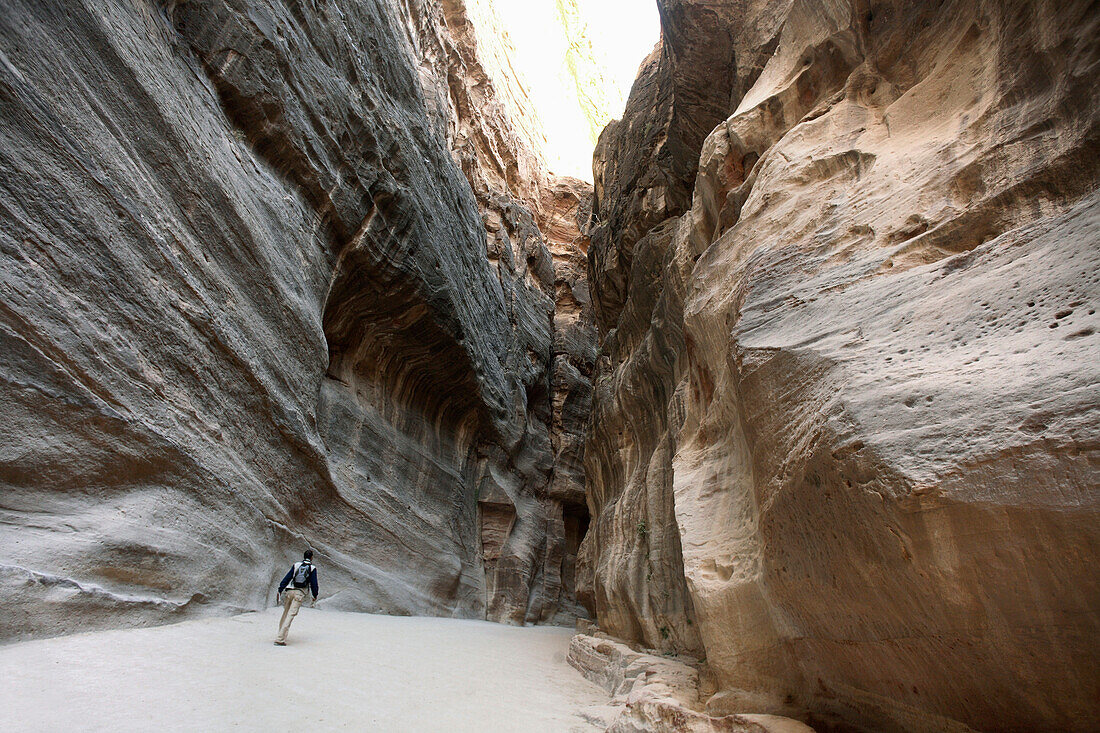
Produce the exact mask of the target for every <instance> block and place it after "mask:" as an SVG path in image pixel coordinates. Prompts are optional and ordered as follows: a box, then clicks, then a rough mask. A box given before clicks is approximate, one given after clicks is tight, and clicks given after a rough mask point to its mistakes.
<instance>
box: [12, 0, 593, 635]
mask: <svg viewBox="0 0 1100 733" xmlns="http://www.w3.org/2000/svg"><path fill="white" fill-rule="evenodd" d="M469 26H470V24H469V21H468V18H467V17H466V16H465V13H464V6H463V5H462V4H461V3H460V2H457V0H456V1H455V2H444V3H442V4H439V3H435V2H426V1H424V2H421V1H419V0H417V1H415V2H401V3H396V2H389V1H388V0H367V1H366V2H343V1H342V0H325V1H323V2H320V3H313V4H309V5H305V4H301V3H297V2H292V3H281V2H265V1H263V0H225V1H222V0H194V1H190V2H163V3H162V2H139V3H128V2H56V3H38V2H20V1H19V0H15V1H14V2H10V3H6V4H5V7H4V12H3V13H0V129H2V130H3V136H2V142H0V168H2V169H3V171H4V175H3V176H2V177H0V253H2V257H3V268H2V270H0V272H2V275H0V277H2V285H0V329H2V330H0V333H2V335H0V341H2V345H0V379H2V384H3V387H2V388H0V413H2V414H3V416H4V420H3V422H2V426H0V444H2V446H3V447H2V448H0V482H2V484H3V500H2V511H3V530H0V540H2V541H0V545H2V546H3V550H2V551H0V552H2V555H0V565H2V566H3V575H2V577H3V593H4V595H5V598H6V599H7V603H8V608H9V609H10V610H9V613H8V614H6V615H5V620H4V621H3V623H2V627H0V636H2V637H4V638H12V637H18V636H32V635H43V634H55V633H62V632H65V631H70V630H73V629H76V628H89V627H94V626H103V625H116V624H123V623H136V622H142V621H146V622H152V621H160V620H164V619H167V618H171V617H174V616H177V615H179V614H180V613H191V612H200V611H204V610H205V611H213V610H222V611H224V610H229V609H249V608H259V607H263V606H264V605H265V603H266V602H267V601H268V594H269V591H270V590H271V588H272V586H273V583H274V582H275V581H276V580H277V579H278V577H279V575H280V574H281V572H282V567H283V564H284V559H285V560H287V561H289V560H290V559H292V558H293V557H294V556H295V554H296V553H297V552H299V551H300V548H301V547H302V546H303V545H304V544H306V543H308V544H311V545H312V546H313V547H314V548H316V550H317V552H318V555H317V559H318V562H319V565H320V567H321V568H322V578H323V580H322V582H323V585H324V595H325V596H326V600H325V602H326V603H327V604H329V605H331V606H334V607H337V608H341V609H354V610H383V611H387V612H391V613H404V614H436V615H454V616H472V617H479V616H486V615H487V616H488V617H490V618H493V619H496V620H502V621H508V622H513V623H522V622H524V621H525V620H527V621H538V620H550V619H555V616H556V615H557V614H559V613H563V614H564V615H568V610H574V611H575V610H576V607H575V605H574V604H573V601H572V592H571V590H568V591H567V592H566V594H565V595H564V596H563V595H562V585H563V580H562V567H563V564H564V563H565V562H566V558H567V556H568V553H569V551H570V550H569V544H570V540H568V539H567V536H566V531H565V527H566V526H567V525H568V524H569V522H570V521H571V520H570V519H569V517H570V516H571V515H577V514H579V512H578V511H577V510H576V509H575V504H576V502H575V497H571V498H569V500H568V501H566V500H565V499H564V498H563V497H561V496H559V495H558V494H560V492H558V491H557V490H551V484H555V485H556V480H555V478H554V476H553V459H554V451H555V450H556V448H555V446H554V445H553V443H552V435H564V434H566V433H568V431H569V430H573V431H575V428H574V427H570V428H568V429H566V430H562V429H559V428H558V427H556V426H558V425H560V424H563V423H566V424H569V425H573V424H574V423H575V422H576V419H575V418H573V417H567V418H562V417H561V415H562V414H565V413H569V410H564V411H563V410H562V409H561V407H560V406H556V404H555V398H554V394H555V386H554V385H559V387H558V388H557V393H561V394H565V393H568V394H577V395H579V394H581V393H583V391H584V387H583V384H580V382H583V379H580V378H576V379H574V380H573V381H570V379H569V375H566V376H563V377H560V378H559V377H557V376H556V375H557V374H558V373H559V371H561V365H560V364H559V359H558V357H559V356H561V355H562V354H566V353H572V352H569V351H568V350H567V349H565V348H564V347H561V346H559V345H558V343H559V342H562V343H566V342H569V343H571V341H570V339H571V338H573V337H572V336H569V335H567V334H566V333H565V332H561V331H559V330H558V328H557V327H556V324H555V321H554V312H555V310H554V304H555V300H556V298H557V290H558V278H557V276H556V274H555V273H556V269H555V263H554V259H555V255H553V254H552V253H551V251H550V249H549V248H548V247H547V245H546V241H545V239H544V238H543V236H542V235H541V233H540V232H539V229H538V218H539V217H541V216H543V215H544V214H543V211H542V205H543V204H542V199H543V189H544V188H545V189H549V188H551V187H552V186H551V183H550V182H549V181H548V180H547V179H546V177H545V173H544V172H543V171H542V169H541V162H540V158H539V156H538V155H537V154H535V153H533V152H532V150H531V149H530V148H529V147H528V146H527V143H528V142H529V140H528V138H529V137H530V136H529V135H528V134H527V133H526V132H525V130H523V129H518V128H513V127H512V126H511V125H510V123H509V120H508V115H507V113H506V111H505V108H504V105H503V104H502V103H501V102H500V100H499V98H498V96H497V93H496V92H495V91H494V87H493V85H492V83H491V82H490V80H489V75H488V74H487V73H486V71H485V69H484V68H483V67H482V66H481V60H480V57H479V56H478V54H477V50H476V47H475V42H476V39H475V37H474V34H473V33H472V32H471V29H470V27H469ZM571 272H572V274H570V275H567V276H564V277H566V279H567V280H568V281H569V282H570V283H571V284H572V286H573V287H574V288H575V289H579V290H582V291H583V289H584V287H583V283H582V282H581V281H580V279H578V278H579V275H578V273H577V272H576V268H575V267H574V268H572V270H571ZM569 278H572V279H569ZM569 333H572V331H569ZM589 348H590V347H589ZM573 351H576V352H577V353H578V354H580V356H579V357H578V358H579V359H580V361H579V363H581V364H582V365H583V361H584V358H585V357H584V354H583V353H581V352H583V349H582V348H580V347H577V348H575V349H573ZM575 361H576V359H575ZM575 382H576V383H575ZM577 399H580V398H577ZM562 401H564V402H565V403H568V402H569V399H568V398H563V400H562ZM556 414H557V415H558V417H555V415H556ZM571 421H572V422H571ZM572 481H573V483H576V479H575V478H574V479H573V480H572ZM565 483H568V482H567V481H566V482H565ZM574 493H575V490H574ZM566 507H569V508H568V509H566ZM574 524H576V522H574ZM571 541H572V544H573V545H574V546H575V545H576V543H577V542H578V541H579V538H576V537H574V538H573V539H572V540H571ZM573 551H574V552H575V549H574V550H573ZM566 584H567V585H571V580H568V581H567V582H566ZM557 620H563V619H560V618H559V619H557Z"/></svg>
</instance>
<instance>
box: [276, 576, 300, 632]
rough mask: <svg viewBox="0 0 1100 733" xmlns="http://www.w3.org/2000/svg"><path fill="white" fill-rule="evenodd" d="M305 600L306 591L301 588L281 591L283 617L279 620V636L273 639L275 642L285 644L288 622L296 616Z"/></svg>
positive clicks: (288, 629) (288, 627)
mask: <svg viewBox="0 0 1100 733" xmlns="http://www.w3.org/2000/svg"><path fill="white" fill-rule="evenodd" d="M305 599H306V591H305V590H304V589H302V588H287V589H286V590H284V591H283V617H282V618H281V619H279V635H278V636H276V637H275V641H277V642H285V641H286V635H287V634H288V633H289V632H290V622H291V621H293V620H294V617H295V616H297V615H298V609H299V608H301V607H302V602H303V601H304V600H305Z"/></svg>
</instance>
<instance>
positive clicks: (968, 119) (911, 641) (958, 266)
mask: <svg viewBox="0 0 1100 733" xmlns="http://www.w3.org/2000/svg"><path fill="white" fill-rule="evenodd" d="M733 5H734V3H729V4H728V6H730V7H732V6H733ZM719 7H727V4H719ZM663 17H664V22H665V24H666V28H665V33H666V36H667V35H669V34H670V29H669V27H668V25H669V23H670V22H677V20H676V16H674V15H673V14H668V13H666V14H665V15H664V16H663ZM767 25H769V26H770V25H771V22H770V21H769V22H768V23H767ZM781 25H782V33H781V36H780V38H779V41H778V44H777V45H774V46H773V47H772V48H771V49H768V48H767V44H764V45H762V46H761V48H762V49H765V51H766V54H767V55H766V58H767V61H766V63H765V64H764V65H763V68H762V70H761V71H759V76H758V78H757V79H756V80H755V83H754V84H753V85H752V86H751V88H747V91H746V92H745V95H744V97H743V98H740V99H735V100H734V102H733V104H734V105H735V106H736V109H735V110H734V109H731V113H732V114H731V116H730V117H729V118H728V119H727V120H726V121H725V122H723V123H722V124H720V125H718V126H717V127H716V129H715V130H714V131H713V132H712V133H711V134H710V136H709V137H708V138H707V140H706V142H705V143H704V144H702V145H701V147H700V149H699V150H697V151H694V152H690V153H685V155H687V156H688V157H689V158H690V159H691V160H690V162H691V163H692V164H694V163H695V162H696V160H695V156H696V155H698V176H697V178H696V179H695V181H694V195H693V199H692V204H691V207H690V209H687V208H686V207H685V208H678V207H675V206H673V207H668V206H667V205H666V204H664V203H661V204H659V205H651V204H649V203H644V202H646V199H645V197H644V196H643V193H642V191H643V188H644V187H640V186H639V185H638V184H636V183H630V184H627V185H624V186H622V187H621V188H619V189H616V190H618V191H619V193H617V194H613V195H614V196H616V197H621V200H618V201H609V200H608V196H609V195H608V193H607V192H608V191H611V190H612V188H613V186H612V184H609V183H608V182H607V181H604V182H602V183H601V182H600V181H599V180H597V185H596V191H597V198H598V206H597V210H598V211H601V212H625V213H622V214H614V215H609V217H608V219H607V220H600V221H597V223H596V227H597V230H596V231H594V233H593V240H592V241H593V254H592V257H591V260H590V263H591V270H590V273H591V277H592V281H591V283H590V287H591V288H592V291H593V293H594V296H595V301H596V303H597V308H596V310H597V313H598V314H599V318H598V323H599V325H600V329H601V334H600V336H601V345H602V347H603V352H602V355H601V363H600V368H599V371H598V374H597V382H596V387H595V402H594V407H593V423H592V432H591V433H590V436H589V441H588V444H587V446H586V464H587V466H588V469H589V472H588V476H587V480H588V488H589V491H590V505H591V506H592V508H593V517H592V527H593V531H592V532H591V533H590V534H589V537H588V539H586V542H585V546H584V547H583V548H582V571H583V572H582V573H581V575H580V580H579V582H580V584H581V588H580V594H581V596H582V597H583V598H585V599H586V600H588V602H589V603H591V605H592V607H593V608H594V609H595V611H596V613H597V616H598V620H599V623H600V628H601V629H603V630H605V631H608V632H610V633H613V634H616V635H619V636H623V637H625V638H628V639H644V640H646V643H647V644H650V645H655V644H654V634H653V631H652V627H653V625H654V622H653V620H652V619H653V617H654V614H653V612H652V599H653V597H654V595H655V589H654V588H651V587H649V586H647V585H646V584H645V583H643V582H642V580H641V578H642V577H643V576H642V575H641V573H640V572H639V570H638V568H639V566H640V565H641V564H642V562H643V560H642V558H643V557H646V558H647V561H650V559H651V558H653V557H658V558H661V560H662V561H663V562H664V563H665V564H666V565H668V566H671V567H673V568H674V569H675V564H676V562H677V558H678V559H679V561H681V562H682V567H683V571H684V573H685V577H686V581H687V592H686V593H685V594H684V595H685V597H684V598H683V600H682V601H681V602H680V604H679V607H680V608H682V609H683V611H681V613H682V618H684V619H685V621H684V624H685V625H686V623H687V620H691V621H692V622H693V623H692V625H691V628H692V629H694V630H695V631H697V632H698V637H699V638H698V642H695V641H693V640H691V639H690V638H685V637H684V636H683V635H678V634H676V633H670V637H671V639H670V642H671V643H670V646H671V647H672V648H678V649H698V648H701V649H702V650H703V651H704V652H705V654H706V659H707V665H708V668H709V672H710V673H711V674H713V675H715V679H716V685H717V688H718V689H719V692H718V694H717V695H715V696H714V698H713V699H716V702H715V704H714V705H713V706H711V707H710V708H709V709H711V710H713V711H714V712H730V713H742V712H750V713H753V712H756V713H760V712H783V713H789V714H795V715H800V716H814V717H815V719H819V720H825V721H826V722H827V723H828V722H829V721H835V720H836V719H837V718H840V719H843V720H844V721H846V724H847V725H856V726H859V727H861V728H864V729H872V730H964V729H966V727H967V726H970V727H973V728H979V729H991V728H992V729H1003V730H1036V729H1075V728H1082V727H1088V726H1089V725H1091V721H1093V720H1095V719H1096V718H1097V717H1098V715H1100V710H1098V709H1097V701H1098V700H1100V695H1098V694H1097V687H1096V677H1095V675H1094V674H1093V673H1092V667H1093V666H1094V665H1093V664H1092V662H1091V660H1092V659H1093V658H1094V657H1095V656H1096V655H1097V653H1098V651H1100V650H1098V649H1097V646H1096V643H1097V642H1096V640H1097V639H1100V605H1098V602H1097V599H1100V587H1098V586H1097V581H1096V579H1095V575H1096V574H1095V573H1094V572H1092V566H1093V565H1094V564H1095V562H1096V557H1097V550H1098V549H1100V535H1098V533H1097V532H1098V530H1097V527H1100V524H1098V522H1097V518H1098V514H1100V504H1098V501H1097V496H1096V492H1095V487H1096V486H1097V483H1098V475H1100V474H1098V471H1097V461H1098V457H1097V446H1098V445H1100V433H1098V432H1097V431H1098V427H1097V426H1098V425H1100V419H1098V418H1100V394H1098V390H1097V385H1098V384H1100V371H1098V370H1100V366H1098V365H1100V361H1098V360H1097V358H1096V354H1097V347H1096V343H1095V341H1093V339H1095V338H1096V331H1097V330H1100V322H1098V320H1097V319H1098V316H1097V315H1096V310H1097V308H1098V307H1100V304H1098V301H1100V280H1098V279H1097V277H1096V274H1095V273H1096V272H1097V271H1098V270H1100V261H1098V260H1100V254H1098V252H1100V250H1098V249H1097V247H1096V243H1097V241H1100V198H1098V195H1097V193H1096V192H1097V190H1098V188H1100V185H1098V184H1100V145H1098V142H1097V141H1098V140H1100V134H1098V130H1100V124H1098V123H1100V99H1098V98H1097V88H1098V87H1097V83H1096V82H1097V71H1096V69H1097V68H1100V66H1098V64H1100V56H1098V50H1097V46H1096V44H1095V43H1094V42H1092V40H1091V39H1092V38H1095V36H1096V34H1097V31H1098V30H1100V15H1098V14H1097V12H1096V10H1095V7H1093V6H1092V5H1090V4H1088V3H1084V2H1081V3H1063V4H1059V5H1058V6H1057V7H1055V6H1053V5H1036V4H1033V3H1022V2H1021V3H969V2H946V3H935V4H929V3H915V2H902V1H900V0H899V1H897V2H884V3H875V4H873V5H870V6H867V5H864V4H861V3H848V2H834V3H798V2H796V3H793V4H791V5H790V7H789V10H786V9H784V11H783V14H782V23H781ZM725 27H726V28H732V27H733V26H731V25H727V26H725ZM692 30H693V28H692V27H691V26H690V25H689V26H682V27H679V28H678V29H676V31H675V33H678V34H680V35H681V36H684V37H687V36H689V35H690V34H691V32H692ZM701 32H704V33H706V34H711V33H714V32H715V31H714V29H713V28H708V29H706V30H705V31H701ZM734 35H736V33H734ZM764 35H767V34H764ZM658 71H659V70H658ZM667 73H669V74H672V75H675V74H676V73H678V72H677V67H676V66H675V65H672V67H671V70H670V71H668V72H667ZM659 76H660V74H659V73H657V72H655V71H653V70H652V68H651V69H650V70H648V71H643V75H642V77H641V78H640V81H639V84H641V85H645V84H646V83H648V82H647V80H648V79H651V78H654V77H659ZM635 91H636V93H637V92H638V89H637V88H636V90H635ZM654 99H655V100H657V98H654ZM650 103H651V104H652V105H654V107H655V108H659V107H660V104H663V103H662V102H659V100H658V101H651V102H650ZM632 114H633V115H634V117H631V115H632ZM645 116H646V111H645V110H644V109H643V110H635V111H634V112H629V111H628V114H627V118H628V119H643V118H644V117H645ZM665 118H666V119H670V118H668V116H667V115H666V116H665ZM666 124H670V123H666ZM628 127H629V126H628ZM669 130H670V132H669V134H675V128H674V127H671V126H670V127H669ZM612 132H613V133H614V134H615V135H618V136H620V137H618V138H617V140H616V142H615V144H616V145H618V146H619V149H622V150H633V151H635V152H634V153H630V154H618V155H617V160H620V161H621V160H626V159H629V158H630V156H631V155H632V154H633V155H635V157H638V158H639V159H644V158H645V151H646V150H648V149H649V143H648V142H647V141H649V140H652V139H657V140H659V139H660V138H661V135H662V134H663V133H662V131H660V130H658V131H656V132H654V131H653V130H645V129H644V128H643V129H639V128H638V127H637V126H635V128H634V130H633V132H630V131H629V129H627V130H625V131H623V130H620V131H611V132H609V133H606V134H611V133H612ZM603 144H604V145H605V146H606V145H607V143H606V142H605V143H603ZM599 155H600V153H599V151H598V152H597V157H598V159H599ZM683 162H684V161H681V163H683ZM675 168H676V166H675V165H673V164H666V168H665V169H666V170H674V169H675ZM621 170H622V167H621V166H620V168H619V169H618V170H617V171H616V170H612V168H610V167H604V168H601V166H600V164H599V162H598V163H597V166H596V173H597V176H600V175H614V176H620V175H622V173H621ZM616 185H617V184H616ZM666 200H667V199H666ZM640 202H641V203H640ZM672 215H680V218H679V219H678V220H673V219H671V218H670V217H671V216H672ZM612 216H618V217H619V218H618V219H613V218H612ZM661 222H664V223H663V224H662V223H661ZM600 227H604V231H602V233H601V232H600V231H599V228H600ZM624 242H626V243H628V244H627V246H624V244H623V243H624ZM650 248H653V249H656V250H657V251H656V253H650V252H649V251H648V250H649V249H650ZM654 263H660V264H659V265H657V264H654ZM664 416H667V417H664ZM640 424H644V427H643V426H642V425H640ZM635 426H638V427H635ZM666 426H667V427H666ZM654 430H658V431H660V430H667V431H668V437H667V438H665V439H664V441H663V442H661V441H658V440H656V439H655V438H654V436H653V433H654ZM620 431H621V432H620ZM654 476H656V477H658V479H656V480H655V479H654V478H653V477H654ZM655 507H657V508H660V511H658V512H654V511H653V509H654V508H655ZM643 508H645V509H646V511H648V512H649V514H648V516H647V519H648V520H649V521H648V523H647V524H645V525H642V524H641V517H642V516H643V514H642V512H643ZM670 515H671V516H674V517H675V522H676V526H675V527H672V526H671V524H667V525H666V524H664V523H662V524H661V526H660V529H659V530H658V531H659V533H660V534H659V535H658V531H655V530H654V522H655V521H663V520H662V519H661V518H662V517H668V516H670ZM654 518H656V519H654ZM643 527H644V529H645V531H644V532H643V531H642V528H643ZM654 545H656V546H654ZM673 574H674V572H673ZM678 587H679V586H678V585H677V584H676V583H675V582H672V583H670V584H666V583H665V582H664V581H662V583H661V585H660V586H658V588H659V590H660V591H664V592H666V593H668V594H669V596H672V597H675V596H676V594H677V593H678V592H679V591H678ZM669 629H670V630H677V629H678V627H677V626H674V625H670V626H669ZM830 724H831V723H830Z"/></svg>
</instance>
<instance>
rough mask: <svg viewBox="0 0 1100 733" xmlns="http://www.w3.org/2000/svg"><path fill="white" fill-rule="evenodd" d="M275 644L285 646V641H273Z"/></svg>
mask: <svg viewBox="0 0 1100 733" xmlns="http://www.w3.org/2000/svg"><path fill="white" fill-rule="evenodd" d="M275 646H286V642H285V641H277V642H275Z"/></svg>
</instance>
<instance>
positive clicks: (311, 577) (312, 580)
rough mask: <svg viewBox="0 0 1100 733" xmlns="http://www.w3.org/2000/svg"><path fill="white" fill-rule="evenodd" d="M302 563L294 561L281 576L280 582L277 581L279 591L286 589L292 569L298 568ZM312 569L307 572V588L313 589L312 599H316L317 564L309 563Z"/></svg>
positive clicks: (292, 572) (292, 574) (291, 575)
mask: <svg viewBox="0 0 1100 733" xmlns="http://www.w3.org/2000/svg"><path fill="white" fill-rule="evenodd" d="M301 564H302V563H300V562H296V563H294V564H293V565H291V566H290V572H288V573H287V574H286V575H284V576H283V580H282V582H280V583H279V592H280V593H282V592H283V591H284V590H286V587H287V586H288V585H290V581H291V579H292V578H293V577H294V571H295V570H297V569H298V566H299V565H301ZM310 565H311V566H312V567H313V570H312V571H311V572H310V574H309V589H310V590H311V591H313V600H317V566H316V565H313V563H310Z"/></svg>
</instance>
